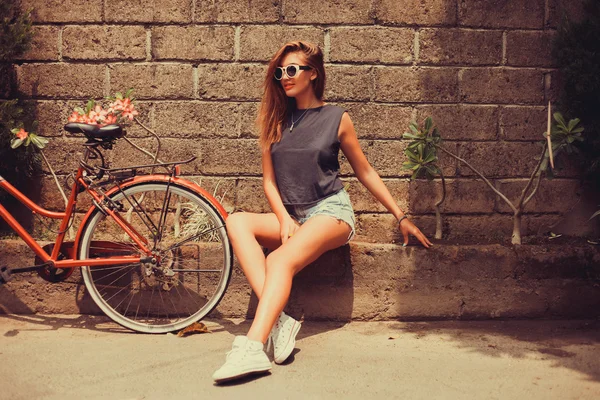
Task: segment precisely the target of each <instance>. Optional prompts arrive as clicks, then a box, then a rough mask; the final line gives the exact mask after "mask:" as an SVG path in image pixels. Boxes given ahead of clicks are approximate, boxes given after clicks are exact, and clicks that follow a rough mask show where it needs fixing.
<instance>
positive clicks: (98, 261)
mask: <svg viewBox="0 0 600 400" xmlns="http://www.w3.org/2000/svg"><path fill="white" fill-rule="evenodd" d="M80 186H81V187H83V188H84V189H85V190H86V191H87V192H88V193H89V194H90V195H91V196H92V198H93V199H94V200H95V201H96V203H97V204H101V202H102V196H100V194H99V193H98V192H96V191H95V190H94V189H92V188H90V187H89V185H88V184H87V183H86V182H85V180H84V179H83V168H82V167H81V166H80V167H79V168H78V169H77V174H76V176H75V182H74V183H73V187H72V188H71V194H70V196H69V200H68V202H67V207H66V210H65V211H64V212H54V211H49V210H46V209H45V208H43V207H40V206H38V205H37V204H35V203H34V202H33V201H31V199H29V198H28V197H27V196H25V195H24V194H23V193H21V192H20V191H19V190H18V189H17V188H15V187H14V186H13V185H11V184H10V183H8V182H7V181H6V180H5V179H4V178H2V177H1V176H0V188H2V189H4V190H6V191H7V192H8V193H10V194H11V195H12V196H13V197H15V198H16V199H17V200H19V201H20V202H21V203H23V204H24V205H25V206H27V207H28V208H29V209H30V210H31V211H32V212H33V213H34V214H39V215H41V216H44V217H48V218H53V219H61V220H62V221H61V223H60V227H59V233H58V236H57V237H56V241H55V243H54V247H53V249H52V254H48V253H47V252H46V251H45V250H44V249H43V248H42V246H40V244H39V243H38V242H37V241H36V240H35V239H34V238H33V237H32V236H31V235H30V234H29V233H28V232H27V230H25V228H23V226H22V225H21V224H20V223H19V222H18V221H17V220H16V219H15V218H14V217H13V216H12V215H11V214H10V212H8V210H6V208H4V206H2V204H0V216H1V217H2V218H3V219H4V220H5V221H6V222H7V223H8V224H9V225H10V227H11V228H12V229H13V230H14V231H15V232H16V233H17V234H18V235H19V236H20V237H21V238H22V239H23V240H24V241H25V243H26V244H27V246H29V248H31V250H33V252H34V253H35V254H36V255H37V256H38V257H39V258H40V259H41V260H42V261H43V262H44V263H52V264H53V266H54V267H56V268H73V267H82V266H90V267H93V266H100V265H121V264H129V263H135V262H141V261H142V260H143V259H142V257H141V256H118V257H104V258H87V259H82V260H77V259H75V258H76V253H75V254H73V258H72V259H66V260H58V256H59V252H60V248H61V246H62V245H63V243H64V239H65V235H66V232H67V230H68V227H69V221H70V220H71V217H72V216H73V212H74V210H75V205H76V203H77V194H78V193H79V187H80ZM94 208H95V207H94V206H92V209H90V211H88V214H87V215H90V214H91V211H93V209H94ZM104 211H105V212H107V213H108V214H109V215H110V216H111V217H112V218H113V219H114V220H115V222H116V223H117V224H118V225H119V226H120V227H121V228H123V231H125V232H126V233H127V234H128V235H129V236H130V237H131V239H132V240H133V241H134V242H135V243H136V244H137V245H138V246H139V247H140V249H142V250H143V251H144V252H145V253H146V255H148V256H150V255H151V251H150V250H149V249H148V248H147V247H146V245H147V244H148V241H147V240H146V239H145V238H144V237H143V236H142V235H140V234H139V233H138V232H137V231H136V230H135V229H134V228H133V227H132V226H131V225H130V224H129V223H128V222H127V221H125V220H123V219H122V218H121V217H120V216H119V215H118V214H117V213H115V212H114V211H112V210H110V209H108V208H107V209H105V210H104ZM84 225H85V224H82V225H81V226H84ZM80 231H81V229H80ZM79 236H80V232H78V234H77V237H78V238H79ZM75 248H77V242H76V243H75Z"/></svg>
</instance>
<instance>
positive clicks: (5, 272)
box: [0, 267, 11, 284]
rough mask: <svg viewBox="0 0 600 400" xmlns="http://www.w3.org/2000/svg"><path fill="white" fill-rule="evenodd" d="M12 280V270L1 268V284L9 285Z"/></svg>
mask: <svg viewBox="0 0 600 400" xmlns="http://www.w3.org/2000/svg"><path fill="white" fill-rule="evenodd" d="M10 279H11V273H10V269H8V267H0V284H3V283H8V281H10Z"/></svg>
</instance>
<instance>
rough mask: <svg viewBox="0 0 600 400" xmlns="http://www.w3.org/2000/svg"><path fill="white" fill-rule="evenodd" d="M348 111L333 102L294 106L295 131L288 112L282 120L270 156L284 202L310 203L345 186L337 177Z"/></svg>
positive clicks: (288, 203) (286, 203) (293, 203)
mask: <svg viewBox="0 0 600 400" xmlns="http://www.w3.org/2000/svg"><path fill="white" fill-rule="evenodd" d="M304 111H306V114H304V116H303V117H302V118H301V119H300V120H298V119H299V118H300V116H301V115H302V113H304ZM345 111H346V110H345V109H343V108H341V107H337V106H334V105H330V104H325V105H323V106H321V107H315V108H311V109H308V110H294V112H293V117H294V121H295V124H294V128H293V130H292V132H290V125H291V119H290V117H289V116H288V118H287V121H285V122H284V123H282V126H281V129H282V132H281V140H280V141H279V142H278V143H273V145H272V146H271V158H272V160H273V168H274V170H275V178H276V180H277V187H278V189H279V193H280V194H281V200H282V201H283V204H285V205H311V204H314V203H316V202H318V201H319V200H322V199H324V198H325V197H328V196H330V195H332V194H334V193H336V192H338V191H339V190H341V189H342V188H343V187H344V186H343V184H342V182H341V181H340V179H339V177H338V174H339V170H340V164H339V162H338V154H339V150H340V141H339V139H338V129H339V126H340V121H341V119H342V115H343V114H344V112H345Z"/></svg>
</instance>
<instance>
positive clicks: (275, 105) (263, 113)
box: [256, 41, 325, 150]
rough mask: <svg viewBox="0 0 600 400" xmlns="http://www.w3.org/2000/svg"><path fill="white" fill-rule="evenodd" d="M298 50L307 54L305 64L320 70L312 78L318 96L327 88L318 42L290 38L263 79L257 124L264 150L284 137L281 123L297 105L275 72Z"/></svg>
mask: <svg viewBox="0 0 600 400" xmlns="http://www.w3.org/2000/svg"><path fill="white" fill-rule="evenodd" d="M295 52H299V53H302V54H303V55H304V58H305V60H306V65H308V66H310V67H311V68H312V69H314V70H315V71H317V78H316V79H314V80H312V82H311V83H312V85H313V90H314V92H315V96H316V97H317V99H319V100H322V99H323V92H324V91H325V67H324V65H323V52H322V51H321V49H320V48H319V46H317V45H315V44H312V43H309V42H303V41H294V42H288V43H286V44H285V45H283V47H282V48H281V49H279V50H278V51H277V53H275V55H274V56H273V57H272V58H271V61H270V62H269V67H268V68H267V75H266V77H265V81H264V83H263V96H262V100H261V102H260V109H259V111H258V117H257V118H256V124H257V125H258V130H259V133H260V145H261V148H262V149H263V150H267V149H269V147H270V146H271V145H272V144H273V143H276V142H279V140H281V129H280V127H281V124H282V123H283V121H284V120H285V118H286V117H287V115H288V113H289V112H291V111H292V110H293V109H294V108H295V106H296V99H294V98H293V97H287V96H286V95H285V91H284V90H283V87H282V86H281V84H280V82H279V81H278V80H276V79H275V77H274V73H275V68H277V67H278V66H279V65H280V63H281V60H282V59H283V58H284V57H285V56H286V55H287V54H289V53H295Z"/></svg>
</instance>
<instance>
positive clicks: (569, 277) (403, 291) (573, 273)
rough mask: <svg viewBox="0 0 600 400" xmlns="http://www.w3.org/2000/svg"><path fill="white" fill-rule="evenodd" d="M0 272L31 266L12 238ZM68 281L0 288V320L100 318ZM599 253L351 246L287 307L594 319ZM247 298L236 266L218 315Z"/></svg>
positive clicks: (333, 315) (322, 263) (311, 273)
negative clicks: (15, 316)
mask: <svg viewBox="0 0 600 400" xmlns="http://www.w3.org/2000/svg"><path fill="white" fill-rule="evenodd" d="M0 246H1V248H2V251H1V252H0V265H7V266H9V267H12V266H25V265H31V264H32V261H33V253H32V252H31V251H30V250H29V249H28V248H27V247H26V245H25V244H24V243H22V242H21V241H19V240H2V241H0ZM69 280H70V281H73V282H74V283H61V284H50V283H47V282H45V281H43V280H42V279H41V278H40V277H38V276H37V275H36V274H23V275H17V276H15V277H14V279H13V280H12V281H11V282H10V283H9V284H8V285H3V286H0V313H19V314H30V313H71V314H77V313H80V314H100V313H101V312H100V310H99V309H98V308H97V306H96V305H95V304H94V303H93V301H92V300H91V298H90V297H89V296H88V295H87V293H86V290H85V286H84V285H83V282H82V281H81V279H80V275H79V274H78V273H77V272H76V273H75V274H73V276H72V277H71V278H70V279H69ZM599 281H600V249H598V248H597V247H593V246H590V245H585V244H581V245H572V246H558V245H522V246H515V247H510V246H502V245H493V244H492V245H446V244H438V245H436V246H434V247H433V248H432V249H430V250H425V249H422V248H420V247H416V246H409V247H407V248H402V247H401V246H397V245H389V244H370V243H360V242H352V243H350V245H349V246H344V247H342V248H340V249H337V250H334V251H331V252H328V253H326V254H325V255H323V256H322V257H321V258H320V259H319V260H318V261H317V262H315V263H313V264H312V265H310V266H308V267H307V268H306V269H304V270H303V271H302V272H300V273H299V274H298V276H297V277H296V278H295V281H294V289H293V291H292V295H291V298H290V301H289V304H288V307H287V309H288V311H289V312H290V313H292V314H293V315H295V316H298V317H299V316H302V315H303V316H304V318H305V319H313V320H323V319H326V320H350V319H353V320H388V319H402V320H426V319H491V318H582V317H586V318H595V317H598V316H600V287H599V285H598V283H599ZM255 308H256V297H255V296H253V295H251V290H250V287H249V286H248V284H247V283H246V280H245V278H244V276H243V273H242V272H241V270H240V269H239V266H237V265H236V267H235V269H234V272H233V275H232V280H231V283H230V286H229V288H228V290H227V293H226V294H225V297H224V298H223V300H222V301H221V303H220V304H219V306H218V307H217V309H216V310H215V311H213V315H215V316H222V317H247V316H252V315H253V314H254V310H255Z"/></svg>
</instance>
